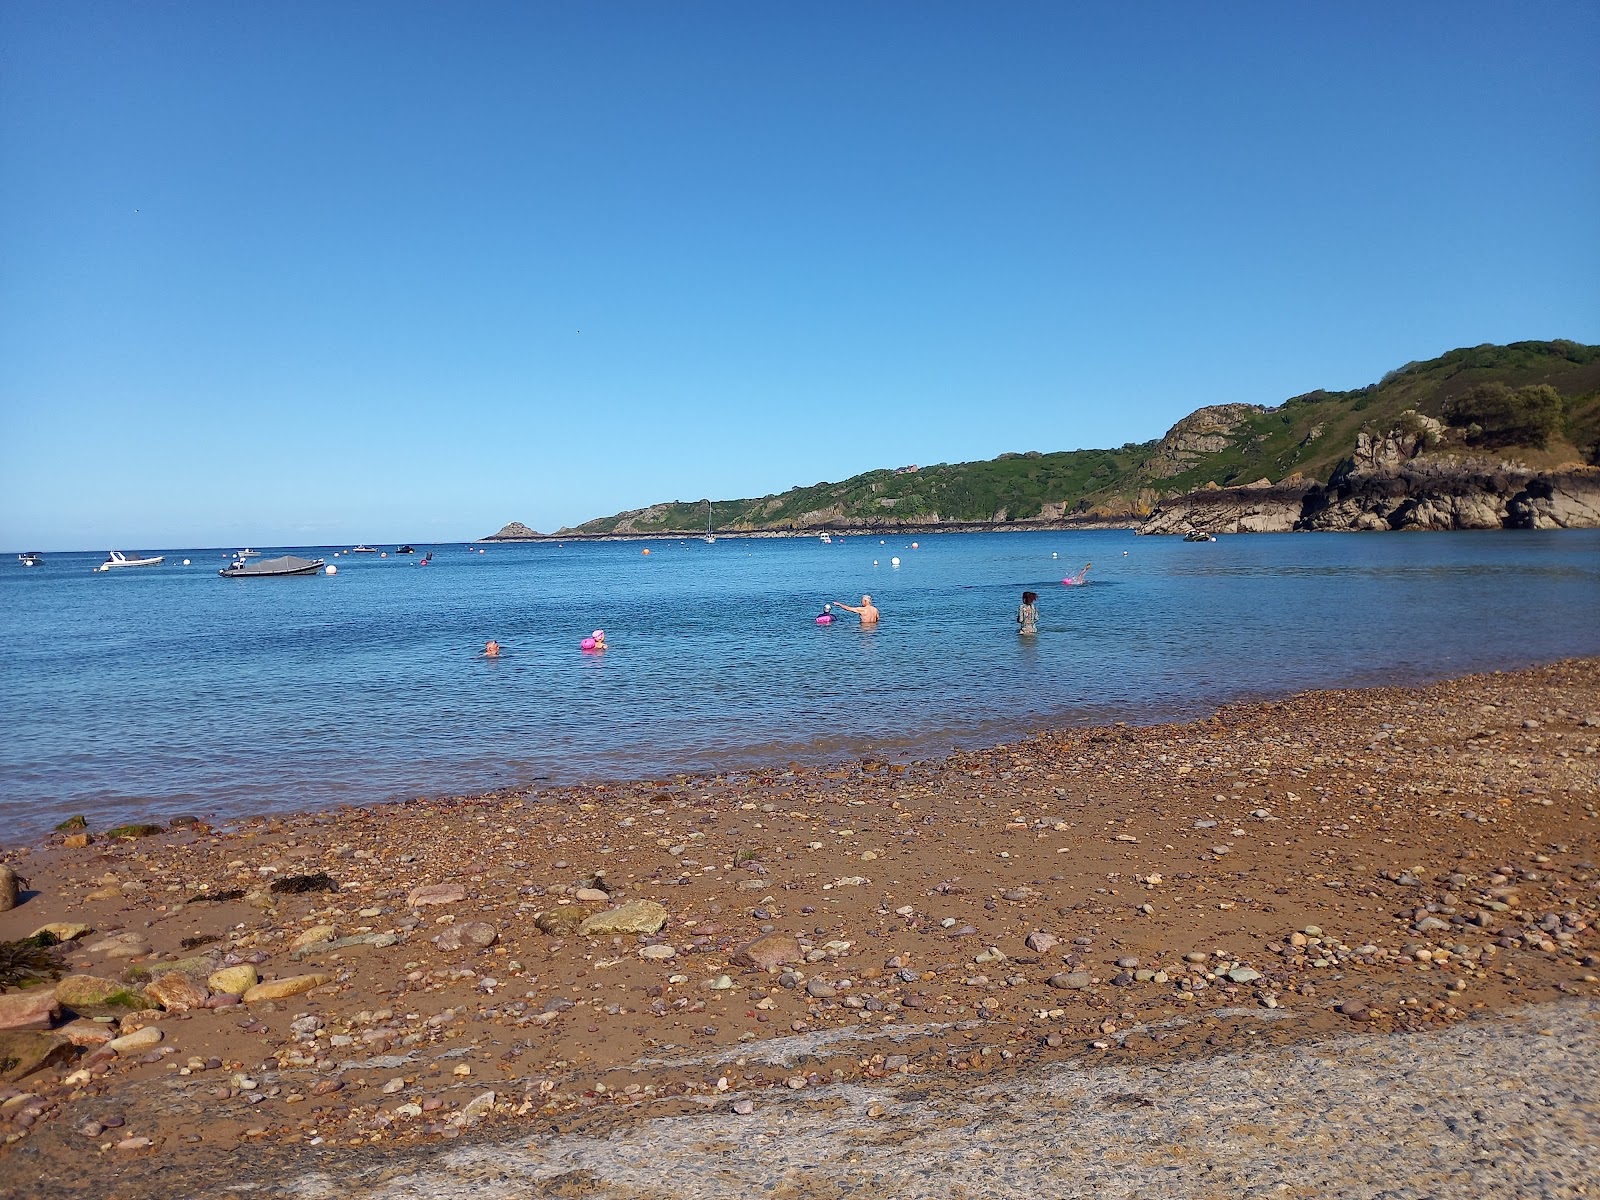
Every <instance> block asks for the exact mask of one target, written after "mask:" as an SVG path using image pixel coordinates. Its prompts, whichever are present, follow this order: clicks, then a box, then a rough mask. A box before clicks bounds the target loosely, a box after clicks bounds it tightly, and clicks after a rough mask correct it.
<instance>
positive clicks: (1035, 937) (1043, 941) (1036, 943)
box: [1025, 929, 1061, 954]
mask: <svg viewBox="0 0 1600 1200" xmlns="http://www.w3.org/2000/svg"><path fill="white" fill-rule="evenodd" d="M1060 941H1061V939H1060V938H1058V937H1056V935H1055V934H1053V933H1046V932H1045V931H1044V930H1042V929H1035V930H1034V931H1033V932H1032V933H1030V934H1029V935H1028V936H1027V938H1026V939H1025V944H1026V945H1027V947H1028V949H1029V950H1032V951H1033V952H1034V953H1035V954H1048V953H1049V952H1050V948H1051V947H1052V946H1055V945H1057V944H1059V942H1060Z"/></svg>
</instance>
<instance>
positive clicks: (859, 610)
mask: <svg viewBox="0 0 1600 1200" xmlns="http://www.w3.org/2000/svg"><path fill="white" fill-rule="evenodd" d="M834 603H835V604H837V605H838V606H839V607H840V608H842V609H844V610H845V611H846V612H853V613H855V614H856V616H858V617H860V618H861V623H862V624H863V625H876V624H877V623H878V610H877V609H876V608H874V607H873V606H872V597H871V596H863V597H861V604H860V606H859V607H857V606H856V605H854V604H846V603H845V602H844V601H843V600H835V601H834Z"/></svg>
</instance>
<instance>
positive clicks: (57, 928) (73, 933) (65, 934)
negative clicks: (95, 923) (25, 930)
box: [29, 921, 94, 942]
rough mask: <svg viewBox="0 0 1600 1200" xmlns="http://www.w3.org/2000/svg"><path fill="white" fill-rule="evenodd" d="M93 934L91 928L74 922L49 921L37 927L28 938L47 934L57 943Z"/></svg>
mask: <svg viewBox="0 0 1600 1200" xmlns="http://www.w3.org/2000/svg"><path fill="white" fill-rule="evenodd" d="M93 932H94V930H93V928H92V927H90V926H88V925H84V924H81V923H79V922H76V921H51V922H50V923H49V924H48V925H41V926H39V928H37V929H35V930H34V931H33V933H31V934H30V935H29V936H30V937H38V936H39V935H40V934H41V933H48V934H49V935H50V936H51V937H53V938H55V940H56V941H58V942H72V941H76V940H77V939H78V938H81V937H83V936H84V935H85V934H87V933H93Z"/></svg>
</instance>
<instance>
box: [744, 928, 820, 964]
mask: <svg viewBox="0 0 1600 1200" xmlns="http://www.w3.org/2000/svg"><path fill="white" fill-rule="evenodd" d="M804 957H805V956H804V954H803V953H802V952H801V949H800V943H799V942H798V941H796V940H795V938H794V937H793V935H791V934H787V933H768V934H763V935H762V936H761V937H758V938H756V939H754V940H753V941H749V942H746V943H745V944H744V945H743V946H741V947H739V949H738V950H736V951H735V952H734V954H733V961H734V962H735V963H736V964H738V965H739V966H741V967H754V968H756V969H757V970H761V971H771V970H774V969H776V968H777V967H780V966H783V965H785V964H787V963H797V962H800V961H801V960H802V959H803V958H804Z"/></svg>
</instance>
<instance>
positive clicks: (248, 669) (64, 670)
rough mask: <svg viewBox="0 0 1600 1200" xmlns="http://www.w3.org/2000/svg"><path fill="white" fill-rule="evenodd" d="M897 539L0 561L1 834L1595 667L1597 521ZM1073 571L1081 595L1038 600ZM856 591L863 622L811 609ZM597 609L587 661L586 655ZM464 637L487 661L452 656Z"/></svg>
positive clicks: (802, 754) (908, 744) (882, 749)
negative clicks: (1034, 630)
mask: <svg viewBox="0 0 1600 1200" xmlns="http://www.w3.org/2000/svg"><path fill="white" fill-rule="evenodd" d="M916 540H917V542H918V543H919V548H917V549H913V548H912V547H911V539H910V538H893V539H886V540H885V544H880V543H879V540H878V539H876V538H864V537H863V538H847V539H844V540H842V541H836V542H835V544H833V545H831V546H826V545H822V544H821V543H820V542H818V541H814V540H801V539H784V540H763V539H735V538H722V539H719V540H718V541H717V543H716V544H715V545H705V544H703V543H701V542H699V541H688V542H677V541H658V542H648V543H637V542H634V543H609V544H574V545H568V546H564V547H559V546H556V545H549V544H541V545H526V546H508V545H506V546H503V545H495V546H489V547H487V548H485V552H484V553H478V551H477V549H476V548H467V547H464V546H460V545H445V546H436V547H425V546H419V547H418V550H419V552H421V551H424V550H428V549H432V550H433V551H434V558H433V562H432V564H431V565H429V566H427V567H421V566H418V565H417V562H416V558H413V557H410V556H406V557H396V556H394V555H393V554H392V553H391V556H390V557H389V558H388V559H378V558H376V557H373V556H365V555H362V556H356V557H353V558H351V557H342V558H339V559H337V560H336V561H337V563H338V566H339V573H338V575H337V576H336V577H327V576H316V577H311V578H299V579H261V580H225V579H221V578H219V577H218V576H217V574H216V569H217V567H219V566H221V565H223V562H224V560H223V558H222V555H221V553H220V552H219V551H216V550H181V549H180V550H167V551H165V552H164V553H165V554H166V562H165V563H164V564H162V565H161V566H157V567H148V568H137V569H124V570H116V571H110V572H101V573H97V572H95V571H94V570H93V568H94V567H95V566H96V565H97V564H98V563H99V562H100V561H101V560H102V559H103V558H104V555H103V554H80V555H73V554H53V555H50V556H49V557H48V559H47V561H46V563H45V565H44V566H42V567H37V568H23V567H21V566H19V565H17V564H16V562H15V559H14V557H11V556H8V557H7V559H6V560H4V561H3V562H0V695H3V697H4V699H3V701H0V705H3V715H4V738H3V741H0V812H3V813H4V816H5V824H4V830H3V832H0V840H4V841H7V842H16V841H21V840H25V839H28V838H32V837H35V836H37V835H39V834H40V833H42V832H44V831H45V830H47V829H48V828H50V827H51V826H52V825H54V824H55V823H56V822H57V821H59V820H61V819H62V818H63V817H64V816H66V815H69V814H72V813H76V812H84V813H87V814H88V815H89V816H90V818H91V821H92V823H93V824H94V825H97V826H98V825H103V824H104V823H107V822H111V821H121V820H130V819H154V818H158V817H166V816H171V815H173V814H175V813H179V812H193V813H199V814H208V815H212V816H216V817H219V818H226V817H236V816H242V815H247V814H252V813H260V812H266V811H273V810H279V811H281V810H304V809H315V808H323V807H327V806H331V805H334V804H339V803H347V802H349V803H363V802H369V801H375V800H381V799H387V798H392V797H397V796H417V795H438V794H453V793H465V792H472V791H481V790H486V789H489V788H494V787H501V786H507V785H523V784H533V783H540V782H545V781H550V782H570V781H575V780H580V779H603V778H624V777H660V776H667V775H671V774H673V773H677V772H683V771H699V770H711V769H723V768H730V767H740V766H752V765H757V764H773V763H778V764H781V763H784V762H787V761H788V760H790V759H800V760H803V761H808V762H817V761H824V760H828V759H836V758H840V757H844V756H847V755H853V754H857V753H873V754H877V755H883V756H894V757H898V756H901V755H906V754H911V755H916V754H927V753H938V752H940V751H944V750H948V749H949V748H950V746H952V745H957V744H970V743H973V742H976V741H982V740H985V739H998V738H1003V737H1005V736H1007V735H1009V734H1011V733H1014V732H1017V731H1020V730H1022V729H1027V728H1032V727H1036V726H1038V725H1040V724H1043V723H1046V722H1067V723H1092V722H1103V721H1109V720H1129V721H1149V720H1155V719H1162V718H1168V717H1173V716H1180V715H1185V714H1190V713H1194V712H1198V711H1202V710H1204V709H1205V708H1206V707H1208V706H1210V705H1213V704H1215V703H1216V702H1218V701H1221V700H1226V699H1229V698H1235V697H1239V696H1245V695H1266V696H1271V695H1280V694H1286V693H1289V692H1293V691H1297V690H1302V689H1305V688H1313V687H1337V686H1348V685H1359V684H1370V683H1376V682H1389V681H1416V680H1426V679H1434V678H1439V677H1443V676H1447V675H1454V674H1459V673H1463V672H1468V671H1474V670H1481V669H1487V668H1496V667H1515V666H1521V665H1526V664H1528V663H1532V662H1539V661H1546V660H1550V659H1555V658H1559V657H1564V656H1568V655H1597V654H1600V532H1562V533H1481V534H1464V533H1463V534H1404V535H1402V534H1393V535H1351V534H1302V535H1281V536H1265V535H1262V536H1241V537H1225V538H1222V539H1221V540H1220V541H1218V542H1215V543H1206V544H1186V543H1184V542H1181V541H1178V540H1176V539H1172V538H1139V537H1135V536H1134V535H1133V534H1131V533H1123V532H1090V533H1012V534H947V535H940V536H921V537H918V538H917V539H916ZM645 548H648V549H649V550H650V554H648V555H645V554H642V553H641V550H643V549H645ZM263 549H264V550H265V551H266V552H267V553H268V554H271V553H273V551H272V550H271V549H270V548H266V547H263ZM389 549H390V550H391V551H392V550H393V547H389ZM298 552H300V553H304V554H308V555H310V556H313V557H328V556H331V554H332V550H331V549H317V550H307V549H305V548H301V549H300V550H299V551H298ZM184 557H188V558H190V559H191V560H192V561H193V565H192V566H189V567H184V566H182V565H181V560H182V559H183V558H184ZM418 557H420V553H419V556H418ZM895 557H898V558H899V560H900V565H899V566H898V567H897V566H894V565H893V564H892V561H891V560H892V558H895ZM1088 560H1093V562H1094V568H1093V570H1091V571H1090V572H1089V576H1088V578H1089V583H1088V584H1087V585H1086V586H1083V587H1076V588H1074V587H1063V586H1062V585H1061V583H1060V580H1061V578H1062V576H1063V575H1065V574H1067V573H1068V572H1069V570H1076V569H1077V568H1078V567H1080V566H1082V564H1083V563H1084V562H1085V561H1088ZM330 561H335V560H332V559H331V557H330ZM1024 589H1032V590H1034V591H1037V592H1039V593H1040V600H1039V610H1040V623H1039V634H1038V637H1037V638H1034V639H1029V640H1024V639H1021V638H1019V637H1018V636H1017V634H1016V626H1015V624H1014V614H1015V611H1016V607H1017V603H1018V600H1019V597H1020V593H1021V592H1022V591H1023V590H1024ZM863 592H870V593H871V594H872V595H873V596H874V598H875V600H876V602H877V604H878V605H879V607H880V608H881V609H882V610H883V614H884V615H883V620H882V623H881V625H880V626H879V627H878V628H877V629H876V630H862V629H861V628H860V627H859V623H858V622H857V621H856V619H855V618H854V617H852V616H849V615H848V614H845V615H844V616H843V619H842V620H840V621H838V622H837V623H835V624H834V625H833V626H832V627H831V628H819V627H818V626H816V625H815V624H814V623H813V620H812V618H813V617H814V616H815V615H816V614H817V613H818V612H819V611H820V609H821V605H822V603H823V601H825V600H833V599H838V600H845V601H848V602H851V603H856V602H858V598H859V597H860V595H861V594H862V593H863ZM596 627H603V628H604V629H605V630H606V631H607V634H608V637H609V642H610V649H608V650H607V651H606V652H605V653H604V654H601V655H594V654H585V653H583V652H582V651H581V650H580V648H579V645H578V643H579V640H580V639H581V638H582V637H583V636H584V635H586V634H587V633H589V632H590V631H591V630H593V629H594V628H596ZM491 637H493V638H496V639H498V641H499V642H500V643H501V645H502V646H503V647H504V652H503V656H502V657H501V658H500V659H498V660H486V659H484V658H482V657H480V656H479V655H480V652H481V650H482V647H483V643H484V641H485V640H486V639H488V638H491Z"/></svg>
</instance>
